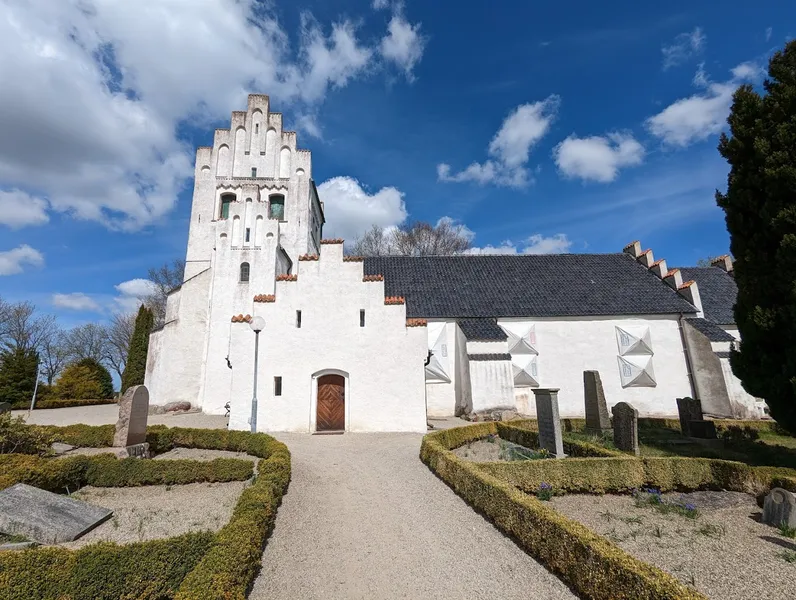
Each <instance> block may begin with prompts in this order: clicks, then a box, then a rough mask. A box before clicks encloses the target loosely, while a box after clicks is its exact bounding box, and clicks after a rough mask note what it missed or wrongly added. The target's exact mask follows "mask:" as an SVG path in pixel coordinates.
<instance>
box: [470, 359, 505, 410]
mask: <svg viewBox="0 0 796 600" xmlns="http://www.w3.org/2000/svg"><path fill="white" fill-rule="evenodd" d="M470 385H471V387H472V402H473V411H474V412H481V411H485V410H494V409H501V408H505V409H512V408H514V376H513V372H512V369H511V362H510V361H508V360H471V361H470Z"/></svg>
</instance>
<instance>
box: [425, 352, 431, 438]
mask: <svg viewBox="0 0 796 600" xmlns="http://www.w3.org/2000/svg"><path fill="white" fill-rule="evenodd" d="M433 355H434V353H433V352H432V351H431V350H429V351H428V356H426V362H424V363H423V398H424V399H425V403H426V429H428V428H429V427H431V428H432V429H433V428H434V426H433V425H432V424H431V423H429V422H428V384H426V367H427V366H428V363H430V362H431V357H432V356H433Z"/></svg>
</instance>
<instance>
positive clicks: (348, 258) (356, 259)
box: [343, 256, 365, 262]
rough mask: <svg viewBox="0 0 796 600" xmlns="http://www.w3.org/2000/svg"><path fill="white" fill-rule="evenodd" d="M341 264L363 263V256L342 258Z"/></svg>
mask: <svg viewBox="0 0 796 600" xmlns="http://www.w3.org/2000/svg"><path fill="white" fill-rule="evenodd" d="M343 262H365V257H364V256H344V257H343Z"/></svg>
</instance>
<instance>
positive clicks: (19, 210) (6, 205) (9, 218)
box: [0, 190, 50, 229]
mask: <svg viewBox="0 0 796 600" xmlns="http://www.w3.org/2000/svg"><path fill="white" fill-rule="evenodd" d="M49 220H50V217H49V216H48V215H47V201H46V200H42V199H41V198H36V197H35V196H31V195H30V194H27V193H25V192H23V191H22V190H11V191H10V192H3V191H0V225H7V226H8V227H10V228H11V229H20V228H21V227H27V226H29V225H44V224H45V223H47V222H48V221H49Z"/></svg>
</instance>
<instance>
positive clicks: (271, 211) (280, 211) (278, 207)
mask: <svg viewBox="0 0 796 600" xmlns="http://www.w3.org/2000/svg"><path fill="white" fill-rule="evenodd" d="M268 200H269V206H268V218H269V219H279V220H280V221H284V220H285V197H284V196H282V195H275V196H271V197H270V198H269V199H268Z"/></svg>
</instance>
